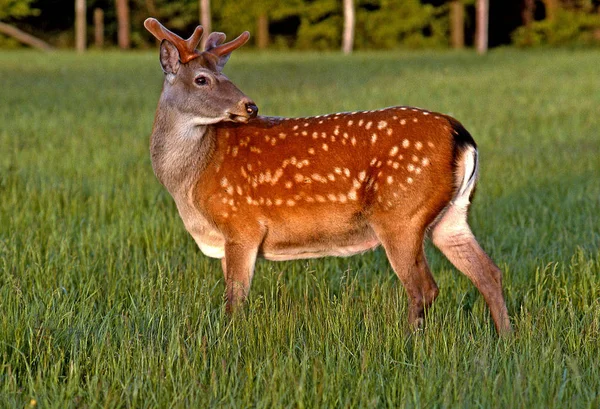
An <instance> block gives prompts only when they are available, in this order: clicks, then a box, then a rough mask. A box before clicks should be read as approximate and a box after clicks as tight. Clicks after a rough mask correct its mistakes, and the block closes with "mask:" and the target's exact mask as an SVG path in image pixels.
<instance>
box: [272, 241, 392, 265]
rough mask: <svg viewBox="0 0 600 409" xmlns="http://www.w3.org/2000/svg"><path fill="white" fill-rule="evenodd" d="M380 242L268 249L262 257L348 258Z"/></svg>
mask: <svg viewBox="0 0 600 409" xmlns="http://www.w3.org/2000/svg"><path fill="white" fill-rule="evenodd" d="M379 244H380V243H379V240H377V239H369V240H364V241H360V242H356V243H352V244H340V245H336V244H332V243H327V244H324V245H321V246H301V247H286V248H283V249H272V250H270V249H266V251H264V252H263V253H262V257H263V258H265V259H267V260H275V261H283V260H297V259H304V258H317V257H325V256H336V257H348V256H352V255H354V254H359V253H364V252H365V251H368V250H371V249H374V248H375V247H377V246H379Z"/></svg>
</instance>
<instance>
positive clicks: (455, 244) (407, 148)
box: [149, 27, 510, 332]
mask: <svg viewBox="0 0 600 409" xmlns="http://www.w3.org/2000/svg"><path fill="white" fill-rule="evenodd" d="M149 29H151V31H153V29H154V31H153V32H155V31H156V32H158V31H159V30H158V29H155V28H154V27H150V28H149ZM197 32H198V30H197V31H196V32H195V33H194V36H196V35H197ZM200 33H201V30H200ZM155 35H156V34H155ZM163 35H164V32H159V35H157V36H158V37H160V36H163ZM194 36H193V37H194ZM213 36H215V38H213ZM216 37H218V38H216ZM241 37H242V36H240V38H241ZM166 38H169V40H173V39H174V38H173V37H166ZM198 38H199V37H198ZM240 38H238V39H236V40H234V41H233V42H231V43H226V44H223V45H219V44H220V43H221V42H222V41H223V40H224V36H223V39H221V37H219V34H215V33H213V34H212V35H211V37H209V39H208V40H207V44H208V45H207V51H205V52H204V53H198V52H197V51H194V52H195V53H197V55H191V57H190V55H187V57H186V53H187V52H188V51H190V50H189V49H187V51H186V46H185V45H183V46H182V45H178V46H177V50H175V47H173V46H172V44H171V43H169V42H168V41H163V43H162V44H161V64H162V65H163V70H165V73H166V74H167V78H166V80H165V86H164V88H163V94H162V96H161V100H160V102H159V106H158V109H157V115H156V120H155V124H154V130H153V134H152V142H151V153H152V163H153V167H154V171H155V173H156V175H157V176H158V178H159V180H160V181H161V182H162V183H163V184H164V185H165V187H166V188H167V189H168V190H169V192H170V193H171V195H172V196H173V198H174V199H175V202H176V204H177V208H178V210H179V213H180V215H181V218H182V219H183V222H184V224H185V227H186V229H187V230H188V231H189V233H190V234H191V235H192V237H193V238H194V240H195V241H196V243H197V244H198V246H199V248H200V250H201V251H202V252H203V253H204V254H205V255H207V256H209V257H215V258H219V259H221V260H222V264H223V270H224V275H225V280H226V286H227V305H228V308H229V309H231V308H233V307H234V306H236V305H237V304H239V303H240V302H241V301H242V300H243V299H244V298H245V297H246V296H247V294H248V291H249V288H250V282H251V279H252V276H253V270H254V263H255V260H256V258H257V257H263V258H266V259H269V260H292V259H300V258H312V257H322V256H348V255H352V254H356V253H361V252H364V251H367V250H369V249H372V248H374V247H377V246H378V245H382V246H383V247H384V249H385V251H386V254H387V255H388V258H389V260H390V263H391V264H392V267H393V268H394V270H395V271H396V274H397V275H398V277H399V278H400V280H401V281H402V283H403V284H404V286H405V288H406V290H407V293H408V295H409V299H410V310H409V320H410V322H411V323H413V324H415V325H418V324H420V323H422V319H423V312H424V309H425V308H426V307H428V306H429V305H430V304H431V303H432V302H433V300H434V299H435V297H436V296H437V294H438V288H437V286H436V284H435V281H434V280H433V277H432V276H431V273H430V272H429V269H428V267H427V263H426V261H425V256H424V252H423V240H424V237H425V235H426V233H427V232H428V231H429V232H430V235H431V237H432V240H433V242H434V243H435V244H436V245H437V246H438V247H439V248H440V249H441V250H442V252H443V253H444V254H445V255H446V256H447V257H448V258H449V259H450V261H452V262H453V263H454V265H455V266H456V267H457V268H459V269H460V270H461V271H462V272H463V273H465V274H466V275H467V276H468V277H469V278H470V279H471V280H472V281H473V282H474V284H475V285H476V286H477V287H478V289H479V290H480V291H481V292H482V294H483V295H484V297H485V299H486V302H487V303H488V305H489V307H490V310H491V312H492V316H493V318H494V321H495V324H496V327H497V329H498V330H499V331H500V332H508V331H510V322H509V320H508V315H507V313H506V306H505V304H504V299H503V297H502V288H501V272H500V270H499V269H498V267H496V266H495V265H494V263H493V262H492V261H491V260H490V259H489V257H488V256H487V255H486V254H485V253H484V251H483V250H482V249H481V247H479V245H478V244H477V242H476V240H475V238H474V236H473V234H472V233H471V230H470V228H469V226H468V224H467V210H468V206H469V202H470V197H471V194H472V191H473V189H474V188H475V182H476V178H477V173H478V159H477V148H476V145H475V142H474V141H473V139H472V138H471V135H470V134H469V133H468V132H467V131H466V130H465V129H464V128H463V127H462V125H461V124H460V123H458V122H457V121H456V120H454V119H453V118H450V117H448V116H446V115H443V114H438V113H434V112H429V111H426V110H422V109H417V108H411V107H392V108H386V109H381V110H377V111H366V112H353V113H337V114H329V115H324V116H316V117H310V118H272V117H257V116H256V111H257V109H256V106H255V105H254V103H253V102H252V101H251V100H249V99H248V98H247V97H245V96H244V95H243V94H242V93H241V92H240V91H239V90H237V88H235V87H233V85H232V84H231V83H230V82H229V81H228V80H227V79H226V77H224V76H222V74H221V72H220V69H221V68H222V66H223V65H224V62H223V61H222V59H224V60H225V61H226V59H227V58H228V57H229V53H230V52H231V50H232V49H234V48H236V47H234V46H232V45H230V44H232V43H235V42H236V41H237V42H238V43H239V42H241V43H243V42H245V40H240ZM191 39H192V37H191V38H190V40H188V42H190V41H192V40H191ZM211 39H212V41H211ZM219 39H220V41H219ZM246 39H247V38H246ZM174 40H175V41H176V42H177V41H179V40H177V39H174ZM181 41H183V40H181ZM193 41H196V40H195V39H194V40H193ZM193 41H192V42H193ZM237 46H239V45H237ZM194 47H195V45H194ZM223 50H224V51H223ZM182 54H183V56H184V57H185V58H182ZM208 54H210V55H208ZM223 55H224V56H223ZM213 56H216V58H215V59H213ZM176 57H177V58H178V59H179V61H177V60H176V59H175V58H176ZM190 58H191V59H190ZM219 58H221V59H219ZM186 60H188V62H184V61H186ZM215 61H216V62H215ZM209 74H210V75H209ZM198 78H201V80H198ZM207 82H208V84H209V85H210V88H209V87H207V86H206V85H207ZM190 83H191V84H192V86H190ZM198 83H201V86H198ZM193 84H196V86H193ZM220 87H225V89H226V91H224V90H220V91H219V88H220ZM231 87H233V88H231ZM203 91H204V93H203ZM217 91H218V92H217ZM186 92H193V93H197V94H195V95H199V96H198V97H197V98H200V100H199V101H198V102H197V104H198V112H195V111H194V109H195V105H194V104H193V103H191V102H190V101H189V97H186V95H182V94H185V93H186ZM211 93H214V95H215V96H216V97H218V98H219V99H222V98H224V99H225V100H226V103H224V102H223V101H221V100H219V101H216V102H215V101H213V102H212V105H211V100H210V95H211ZM181 97H183V99H182V98H181ZM205 100H208V102H205ZM192 102H193V101H192ZM207 103H208V105H206V104H207Z"/></svg>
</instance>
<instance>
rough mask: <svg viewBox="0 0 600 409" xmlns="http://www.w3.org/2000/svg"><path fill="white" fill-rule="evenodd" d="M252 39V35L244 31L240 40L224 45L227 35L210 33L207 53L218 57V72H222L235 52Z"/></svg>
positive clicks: (207, 41)
mask: <svg viewBox="0 0 600 409" xmlns="http://www.w3.org/2000/svg"><path fill="white" fill-rule="evenodd" d="M249 38H250V33H248V32H247V31H244V32H243V33H242V34H240V36H239V37H238V38H236V39H235V40H233V41H230V42H228V43H225V44H222V43H223V41H225V34H223V33H210V35H209V36H208V38H207V39H206V46H205V48H204V51H205V52H208V53H211V54H212V55H214V56H215V57H217V70H218V71H219V72H221V71H222V70H223V67H225V64H226V63H227V61H228V60H229V57H230V56H231V53H232V52H233V50H236V49H238V48H240V47H241V46H243V45H244V44H246V42H247V41H248V39H249Z"/></svg>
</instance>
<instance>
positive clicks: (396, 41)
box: [0, 0, 600, 49]
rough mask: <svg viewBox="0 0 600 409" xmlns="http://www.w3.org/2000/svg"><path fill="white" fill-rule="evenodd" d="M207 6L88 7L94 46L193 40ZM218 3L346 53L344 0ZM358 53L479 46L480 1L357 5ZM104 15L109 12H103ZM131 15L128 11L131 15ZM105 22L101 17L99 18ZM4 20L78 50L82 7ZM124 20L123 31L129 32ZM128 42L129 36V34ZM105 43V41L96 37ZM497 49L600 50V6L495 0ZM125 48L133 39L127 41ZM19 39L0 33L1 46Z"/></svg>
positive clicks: (564, 0) (308, 45)
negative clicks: (160, 28) (163, 37)
mask: <svg viewBox="0 0 600 409" xmlns="http://www.w3.org/2000/svg"><path fill="white" fill-rule="evenodd" d="M202 1H203V0H179V1H167V0H129V1H127V0H87V1H85V3H86V4H85V15H86V23H87V26H86V29H85V30H86V31H85V32H86V40H87V43H88V44H89V45H90V46H92V47H93V46H94V44H95V40H94V39H95V38H96V41H99V40H98V39H97V37H98V35H99V34H97V30H96V34H95V29H94V21H95V20H96V21H98V19H99V18H101V21H102V22H103V26H102V28H101V33H102V38H103V41H102V43H100V42H96V44H97V46H98V45H99V44H102V46H103V47H116V46H118V45H121V46H123V48H146V47H149V46H150V45H152V44H153V39H152V37H151V35H149V34H148V33H147V32H146V31H145V30H144V29H143V26H142V22H143V21H144V19H145V18H147V17H148V16H154V17H157V18H158V19H160V20H161V21H162V22H164V24H165V25H166V26H168V27H170V28H172V29H173V30H174V31H176V32H179V33H182V34H186V35H187V34H188V33H191V32H192V30H193V28H194V26H195V25H196V24H198V23H199V21H200V19H201V13H200V8H201V7H200V3H201V2H202ZM204 1H205V4H207V3H210V21H211V25H212V29H213V30H216V31H224V32H226V33H228V34H229V35H237V34H239V33H240V32H241V31H244V30H248V31H250V32H251V33H252V34H253V37H252V40H251V41H252V44H253V45H254V46H258V47H260V48H264V47H268V48H274V49H286V48H289V49H337V48H339V47H340V44H341V43H342V33H343V25H344V10H343V1H342V0H225V1H216V0H213V1H212V2H210V1H207V0H204ZM353 3H354V9H355V15H356V19H355V30H354V42H353V44H354V48H355V49H390V48H446V47H452V46H454V47H461V46H471V45H473V44H474V42H475V32H476V22H475V19H476V16H475V14H476V13H475V9H476V0H453V1H447V0H446V1H444V0H354V2H353ZM119 7H121V8H123V7H126V8H127V12H128V17H127V20H128V21H127V24H128V26H129V27H128V28H127V31H128V32H127V33H126V37H122V39H121V40H119V31H120V30H123V29H122V28H121V29H120V28H119V27H120V26H119V22H118V20H119V19H118V13H117V10H118V9H119ZM99 10H101V12H99ZM121 10H122V9H121ZM99 16H101V17H99ZM0 21H2V22H5V23H8V24H10V25H12V26H14V27H17V28H20V29H21V30H23V31H25V32H27V33H31V34H33V35H35V36H36V37H38V38H41V39H43V40H45V41H47V42H49V43H50V44H52V45H54V46H57V47H73V46H74V44H75V35H74V31H75V30H74V27H75V2H74V1H64V0H0ZM122 25H123V23H122V24H121V27H122ZM121 35H122V36H123V33H122V34H121ZM95 36H96V37H95ZM488 36H489V41H488V43H489V46H490V47H496V46H501V45H510V44H514V45H517V46H536V45H565V44H567V45H572V44H576V45H580V44H585V45H590V44H592V45H598V44H600V0H489V30H488ZM120 41H125V42H124V43H122V42H120ZM16 44H17V42H16V41H15V40H14V39H12V38H8V37H7V36H2V34H0V47H2V46H4V47H7V46H15V45H16Z"/></svg>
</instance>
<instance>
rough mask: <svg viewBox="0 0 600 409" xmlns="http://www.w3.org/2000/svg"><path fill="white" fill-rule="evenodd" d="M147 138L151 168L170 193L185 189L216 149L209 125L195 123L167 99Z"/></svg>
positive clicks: (162, 104) (193, 180)
mask: <svg viewBox="0 0 600 409" xmlns="http://www.w3.org/2000/svg"><path fill="white" fill-rule="evenodd" d="M159 104H160V105H159V109H158V110H157V114H156V119H155V121H154V129H153V131H152V137H151V142H150V153H151V156H152V168H153V169H154V173H155V174H156V176H157V177H158V179H159V180H160V182H161V183H162V184H163V185H164V186H165V187H166V188H167V189H168V190H169V192H170V193H171V194H175V193H179V192H183V191H187V190H188V189H189V188H190V187H191V186H192V184H193V183H194V182H195V181H196V180H197V179H198V177H199V175H200V173H201V172H202V171H203V170H204V169H205V168H206V165H207V163H208V162H209V161H210V158H211V156H212V154H213V151H214V149H215V130H214V127H213V126H211V125H198V124H195V123H194V121H193V118H191V117H189V116H188V115H186V114H182V113H181V112H179V111H178V110H177V109H176V108H175V107H172V106H169V104H168V103H166V101H161V102H160V103H159Z"/></svg>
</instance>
